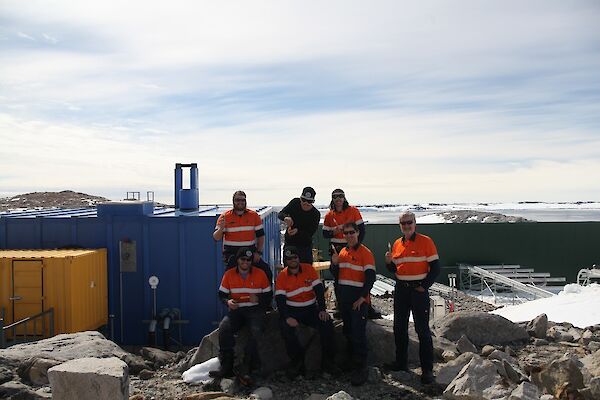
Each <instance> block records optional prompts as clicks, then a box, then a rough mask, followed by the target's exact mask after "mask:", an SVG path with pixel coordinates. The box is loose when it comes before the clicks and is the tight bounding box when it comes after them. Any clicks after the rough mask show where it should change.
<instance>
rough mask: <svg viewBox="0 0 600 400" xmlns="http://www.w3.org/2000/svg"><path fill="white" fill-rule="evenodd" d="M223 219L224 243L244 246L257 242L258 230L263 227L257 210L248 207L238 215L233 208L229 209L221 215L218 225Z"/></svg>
mask: <svg viewBox="0 0 600 400" xmlns="http://www.w3.org/2000/svg"><path fill="white" fill-rule="evenodd" d="M223 219H225V230H224V231H223V232H224V233H223V245H225V246H237V247H244V246H252V245H255V244H256V232H257V231H259V230H262V229H263V223H262V220H261V219H260V216H259V215H258V214H257V213H256V211H253V210H250V209H246V210H245V211H244V213H243V214H242V215H237V214H236V213H235V211H234V210H233V209H231V210H228V211H226V212H225V213H223V214H221V215H219V218H218V219H217V226H219V224H220V223H221V221H222V220H223ZM215 229H216V227H215Z"/></svg>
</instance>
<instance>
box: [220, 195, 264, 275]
mask: <svg viewBox="0 0 600 400" xmlns="http://www.w3.org/2000/svg"><path fill="white" fill-rule="evenodd" d="M213 239H215V240H216V241H219V240H223V263H224V264H225V269H230V268H233V267H235V266H236V260H235V256H236V254H237V252H238V250H239V249H240V248H249V249H250V250H251V251H252V264H253V265H255V266H257V267H259V268H260V269H262V270H263V271H264V272H265V274H267V278H269V282H272V279H273V272H272V271H271V269H270V268H269V265H268V264H267V263H266V262H265V261H264V260H263V259H262V254H263V248H264V245H265V230H264V228H263V223H262V220H261V219H260V216H259V215H258V213H257V212H256V211H254V210H251V209H249V208H247V207H246V193H244V192H243V191H241V190H238V191H236V192H235V193H234V194H233V208H232V209H231V210H228V211H226V212H224V213H223V214H221V215H220V216H219V218H218V219H217V224H216V225H215V231H214V232H213Z"/></svg>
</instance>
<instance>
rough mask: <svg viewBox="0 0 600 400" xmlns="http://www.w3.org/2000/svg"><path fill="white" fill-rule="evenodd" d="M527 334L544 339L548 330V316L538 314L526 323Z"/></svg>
mask: <svg viewBox="0 0 600 400" xmlns="http://www.w3.org/2000/svg"><path fill="white" fill-rule="evenodd" d="M526 329H527V333H529V334H530V335H531V336H533V337H536V338H539V339H545V338H546V331H547V330H548V316H547V315H546V314H540V315H538V316H537V317H535V318H534V319H532V320H531V321H529V322H528V323H527V328H526Z"/></svg>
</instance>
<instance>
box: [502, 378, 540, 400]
mask: <svg viewBox="0 0 600 400" xmlns="http://www.w3.org/2000/svg"><path fill="white" fill-rule="evenodd" d="M539 399H540V391H539V389H538V388H537V386H535V385H534V384H532V383H529V382H521V384H520V385H519V386H517V387H516V388H515V390H513V391H512V393H511V394H510V396H509V397H508V400H539Z"/></svg>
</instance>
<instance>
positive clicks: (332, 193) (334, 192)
mask: <svg viewBox="0 0 600 400" xmlns="http://www.w3.org/2000/svg"><path fill="white" fill-rule="evenodd" d="M334 194H344V195H345V194H346V193H344V191H343V190H342V189H335V190H334V191H333V192H331V195H332V196H333V195H334Z"/></svg>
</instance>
